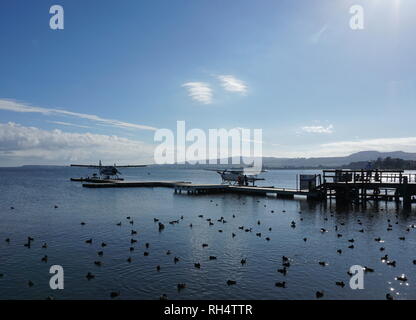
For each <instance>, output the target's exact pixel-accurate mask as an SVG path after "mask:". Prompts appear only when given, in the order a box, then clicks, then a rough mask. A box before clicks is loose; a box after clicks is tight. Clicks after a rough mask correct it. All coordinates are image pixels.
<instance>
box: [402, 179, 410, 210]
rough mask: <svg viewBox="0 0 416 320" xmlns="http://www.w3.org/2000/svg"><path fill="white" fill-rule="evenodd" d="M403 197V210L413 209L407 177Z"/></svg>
mask: <svg viewBox="0 0 416 320" xmlns="http://www.w3.org/2000/svg"><path fill="white" fill-rule="evenodd" d="M402 196H403V208H404V209H405V210H410V209H411V208H412V197H411V195H410V192H409V187H408V178H407V177H406V176H405V177H403V187H402Z"/></svg>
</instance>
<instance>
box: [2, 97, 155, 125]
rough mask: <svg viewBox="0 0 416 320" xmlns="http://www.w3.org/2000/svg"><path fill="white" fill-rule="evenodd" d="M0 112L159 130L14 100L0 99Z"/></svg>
mask: <svg viewBox="0 0 416 320" xmlns="http://www.w3.org/2000/svg"><path fill="white" fill-rule="evenodd" d="M0 110H6V111H12V112H21V113H40V114H43V115H49V116H51V115H60V116H69V117H74V118H79V119H86V120H89V121H93V122H98V123H102V124H107V125H111V126H113V127H118V128H123V129H138V130H151V131H155V130H157V128H154V127H151V126H146V125H141V124H135V123H130V122H124V121H119V120H114V119H106V118H101V117H99V116H97V115H93V114H87V113H78V112H72V111H67V110H63V109H49V108H42V107H35V106H30V105H27V104H23V103H18V102H15V101H12V100H5V99H0Z"/></svg>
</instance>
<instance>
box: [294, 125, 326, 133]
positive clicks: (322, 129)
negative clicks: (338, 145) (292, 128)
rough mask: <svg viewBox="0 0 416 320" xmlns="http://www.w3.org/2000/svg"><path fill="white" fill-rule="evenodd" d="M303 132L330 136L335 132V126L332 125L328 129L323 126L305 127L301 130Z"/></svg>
mask: <svg viewBox="0 0 416 320" xmlns="http://www.w3.org/2000/svg"><path fill="white" fill-rule="evenodd" d="M301 130H302V132H306V133H324V134H330V133H333V132H334V126H333V125H332V124H330V125H329V126H328V127H323V126H305V127H302V128H301Z"/></svg>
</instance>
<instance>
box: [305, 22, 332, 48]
mask: <svg viewBox="0 0 416 320" xmlns="http://www.w3.org/2000/svg"><path fill="white" fill-rule="evenodd" d="M327 30H328V25H324V26H323V27H322V28H321V29H320V30H319V31H318V32H315V33H314V34H312V35H311V36H310V38H309V41H310V42H311V43H313V44H317V43H318V42H319V40H320V39H321V37H322V35H323V34H324V33H325V32H326V31H327Z"/></svg>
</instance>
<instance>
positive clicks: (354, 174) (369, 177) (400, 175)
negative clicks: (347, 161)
mask: <svg viewBox="0 0 416 320" xmlns="http://www.w3.org/2000/svg"><path fill="white" fill-rule="evenodd" d="M323 183H347V184H348V183H351V184H365V183H369V184H370V183H372V184H374V183H380V184H381V183H391V184H403V183H416V174H415V173H404V171H403V170H323Z"/></svg>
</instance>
